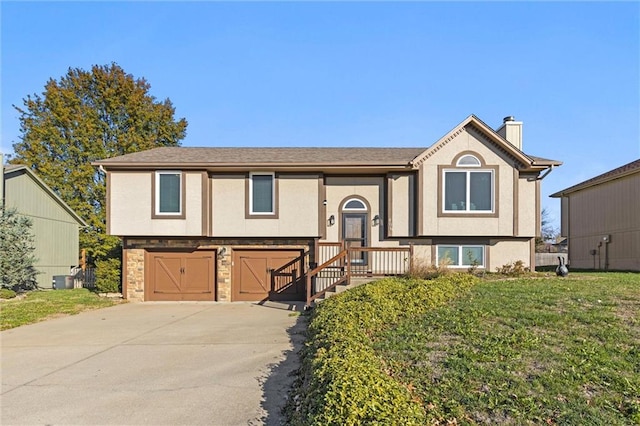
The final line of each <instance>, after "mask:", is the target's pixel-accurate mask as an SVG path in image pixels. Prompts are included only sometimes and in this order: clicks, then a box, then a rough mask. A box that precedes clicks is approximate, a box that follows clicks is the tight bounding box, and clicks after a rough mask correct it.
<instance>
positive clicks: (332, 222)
mask: <svg viewBox="0 0 640 426" xmlns="http://www.w3.org/2000/svg"><path fill="white" fill-rule="evenodd" d="M328 223H329V226H333V225H335V223H336V217H335V216H334V215H331V216H329V220H328Z"/></svg>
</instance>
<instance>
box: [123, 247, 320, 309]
mask: <svg viewBox="0 0 640 426" xmlns="http://www.w3.org/2000/svg"><path fill="white" fill-rule="evenodd" d="M159 248H161V249H167V250H170V249H185V248H192V249H196V248H199V249H209V250H212V249H215V250H217V251H218V256H217V260H216V284H215V285H216V289H215V290H216V291H215V293H216V300H217V301H219V302H230V301H231V283H232V269H233V268H232V256H233V250H237V249H302V250H305V251H309V259H312V260H313V259H315V240H314V239H313V238H309V239H207V238H203V239H157V238H125V239H124V241H123V256H122V258H123V264H124V265H125V268H126V269H125V270H124V271H123V280H124V282H123V293H124V294H123V295H124V297H125V298H126V299H128V300H129V301H137V302H142V301H144V286H145V282H144V275H145V274H144V272H145V271H144V269H145V264H144V263H145V250H146V249H159ZM223 248H224V251H222V249H223Z"/></svg>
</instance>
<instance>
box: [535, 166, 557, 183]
mask: <svg viewBox="0 0 640 426" xmlns="http://www.w3.org/2000/svg"><path fill="white" fill-rule="evenodd" d="M552 171H553V164H552V165H551V167H549V168H548V169H547V170H546V171H545V172H544V173H543V174H542V176H538V177H537V178H536V180H542V179H544V178H545V177H547V175H548V174H549V173H551V172H552Z"/></svg>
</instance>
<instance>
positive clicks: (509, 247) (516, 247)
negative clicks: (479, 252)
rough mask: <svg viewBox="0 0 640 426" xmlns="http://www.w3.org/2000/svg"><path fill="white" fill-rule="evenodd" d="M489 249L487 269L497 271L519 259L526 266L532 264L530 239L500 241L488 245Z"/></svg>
mask: <svg viewBox="0 0 640 426" xmlns="http://www.w3.org/2000/svg"><path fill="white" fill-rule="evenodd" d="M486 249H487V250H488V257H489V264H488V265H487V271H491V272H495V271H496V268H499V267H501V266H503V265H506V264H507V263H512V264H513V263H515V262H517V261H519V260H521V261H522V262H524V265H525V266H526V267H530V266H531V259H530V254H531V245H530V242H529V241H520V240H517V241H498V242H495V243H494V244H491V245H489V246H487V247H486Z"/></svg>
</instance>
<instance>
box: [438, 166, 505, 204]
mask: <svg viewBox="0 0 640 426" xmlns="http://www.w3.org/2000/svg"><path fill="white" fill-rule="evenodd" d="M456 166H457V167H458V168H457V169H444V170H443V171H442V180H443V182H444V188H443V192H444V194H443V197H442V203H443V205H442V210H443V211H445V212H449V213H454V212H455V213H493V211H494V179H495V177H494V171H493V170H486V169H485V170H482V169H480V170H478V169H479V168H480V167H481V166H482V164H481V162H480V160H478V158H476V157H475V156H473V155H470V154H467V155H463V156H462V157H460V159H459V160H458V161H457V162H456ZM465 169H469V170H465ZM474 169H475V170H474Z"/></svg>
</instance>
